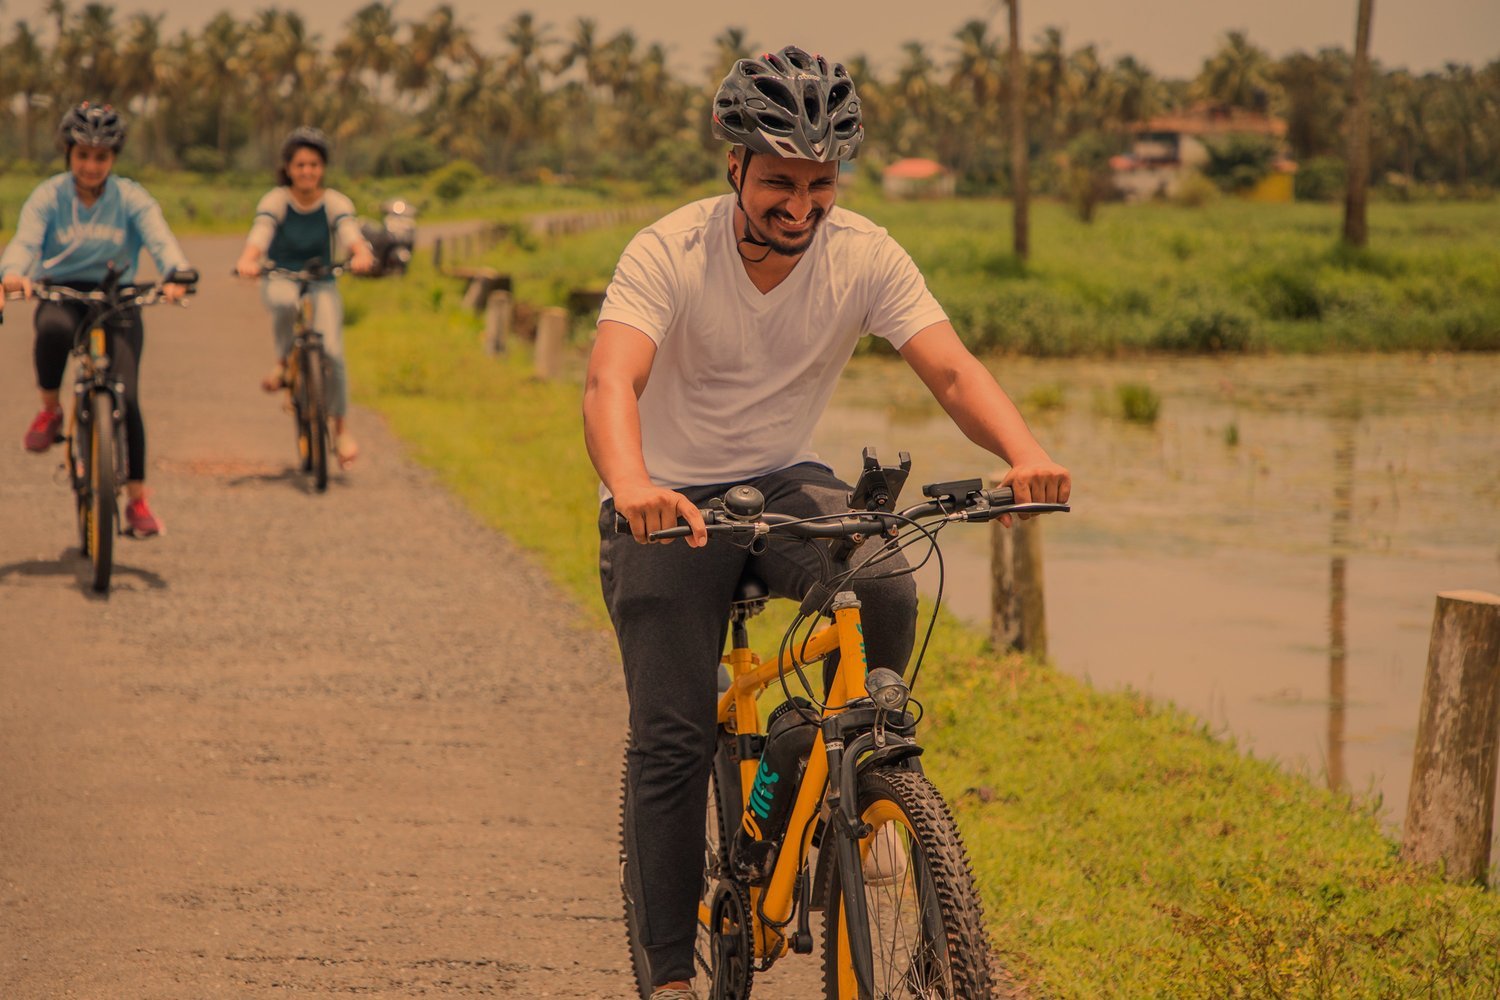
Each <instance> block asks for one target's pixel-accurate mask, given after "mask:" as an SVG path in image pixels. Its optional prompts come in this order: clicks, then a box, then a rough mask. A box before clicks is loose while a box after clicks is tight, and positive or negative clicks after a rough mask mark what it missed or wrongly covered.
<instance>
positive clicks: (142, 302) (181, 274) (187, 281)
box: [0, 267, 198, 323]
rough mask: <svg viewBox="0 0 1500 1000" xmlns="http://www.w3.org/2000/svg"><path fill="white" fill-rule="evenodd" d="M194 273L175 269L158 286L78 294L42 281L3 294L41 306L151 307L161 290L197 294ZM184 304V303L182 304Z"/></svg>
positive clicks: (111, 287)
mask: <svg viewBox="0 0 1500 1000" xmlns="http://www.w3.org/2000/svg"><path fill="white" fill-rule="evenodd" d="M197 284H198V271H197V269H196V268H191V267H186V268H175V269H173V270H171V271H168V272H167V273H166V274H165V275H163V277H162V280H161V281H160V282H156V281H143V282H139V283H137V284H131V285H114V284H110V283H109V282H107V281H106V283H105V285H104V286H102V287H100V288H95V289H91V290H89V291H81V290H80V289H77V288H73V287H72V286H70V285H64V284H55V283H53V282H50V281H46V280H38V281H35V282H33V283H32V286H31V292H30V294H29V295H28V294H27V293H26V292H6V293H5V298H7V299H10V300H12V301H14V300H17V299H25V298H33V299H41V300H42V301H44V302H100V303H105V304H107V305H114V306H125V305H133V306H151V305H155V304H156V303H158V302H160V301H161V300H162V297H163V296H162V286H164V285H182V286H184V287H185V288H186V290H187V294H189V295H195V294H197V291H198V289H197V287H196V286H197ZM184 304H185V303H184ZM4 322H5V312H4V310H0V323H4Z"/></svg>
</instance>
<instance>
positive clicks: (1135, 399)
mask: <svg viewBox="0 0 1500 1000" xmlns="http://www.w3.org/2000/svg"><path fill="white" fill-rule="evenodd" d="M1115 398H1116V400H1118V401H1119V404H1120V415H1121V416H1123V417H1124V418H1125V419H1126V420H1128V421H1130V422H1131V423H1133V424H1154V423H1156V418H1157V417H1159V416H1160V415H1161V397H1160V396H1158V395H1157V394H1156V390H1155V389H1153V388H1151V387H1150V386H1149V385H1145V384H1144V383H1141V382H1122V383H1120V384H1119V385H1117V386H1115Z"/></svg>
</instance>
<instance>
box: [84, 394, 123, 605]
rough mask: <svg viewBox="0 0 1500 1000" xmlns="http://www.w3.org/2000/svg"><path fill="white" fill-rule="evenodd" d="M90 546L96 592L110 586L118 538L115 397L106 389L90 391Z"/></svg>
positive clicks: (93, 583) (107, 588) (88, 423)
mask: <svg viewBox="0 0 1500 1000" xmlns="http://www.w3.org/2000/svg"><path fill="white" fill-rule="evenodd" d="M88 405H89V420H88V422H87V426H88V429H89V431H88V433H89V444H88V456H89V478H88V490H89V498H88V515H87V516H88V549H89V560H90V563H91V565H92V566H93V574H92V585H93V588H94V592H95V593H99V594H102V593H105V592H106V591H108V590H109V577H110V571H111V570H112V569H113V565H114V542H115V513H116V508H115V489H116V485H117V484H116V482H115V479H116V477H115V451H116V448H115V422H114V400H113V399H112V398H111V397H110V395H109V393H107V392H94V393H91V394H90V395H89V403H88Z"/></svg>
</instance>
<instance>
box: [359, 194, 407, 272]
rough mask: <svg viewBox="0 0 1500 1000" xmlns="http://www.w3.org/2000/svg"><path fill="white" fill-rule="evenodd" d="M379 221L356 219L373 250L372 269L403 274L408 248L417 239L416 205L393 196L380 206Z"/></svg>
mask: <svg viewBox="0 0 1500 1000" xmlns="http://www.w3.org/2000/svg"><path fill="white" fill-rule="evenodd" d="M380 212H381V216H382V218H381V222H380V223H378V224H377V223H374V222H370V221H364V222H361V223H360V228H361V229H363V231H364V234H365V239H367V240H369V242H370V247H371V249H372V250H374V252H375V264H376V270H375V273H376V274H378V275H380V274H405V273H406V268H407V265H409V264H410V263H411V254H412V248H413V247H414V246H415V245H416V242H417V221H416V219H417V209H416V206H415V205H413V204H412V203H411V202H409V201H405V200H403V199H400V198H396V199H394V200H392V201H387V202H384V203H383V204H382V205H381V206H380Z"/></svg>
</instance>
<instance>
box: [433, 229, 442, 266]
mask: <svg viewBox="0 0 1500 1000" xmlns="http://www.w3.org/2000/svg"><path fill="white" fill-rule="evenodd" d="M432 269H433V270H434V271H436V272H437V273H438V274H442V273H443V238H442V237H441V236H439V237H438V238H437V239H435V240H433V241H432Z"/></svg>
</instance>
